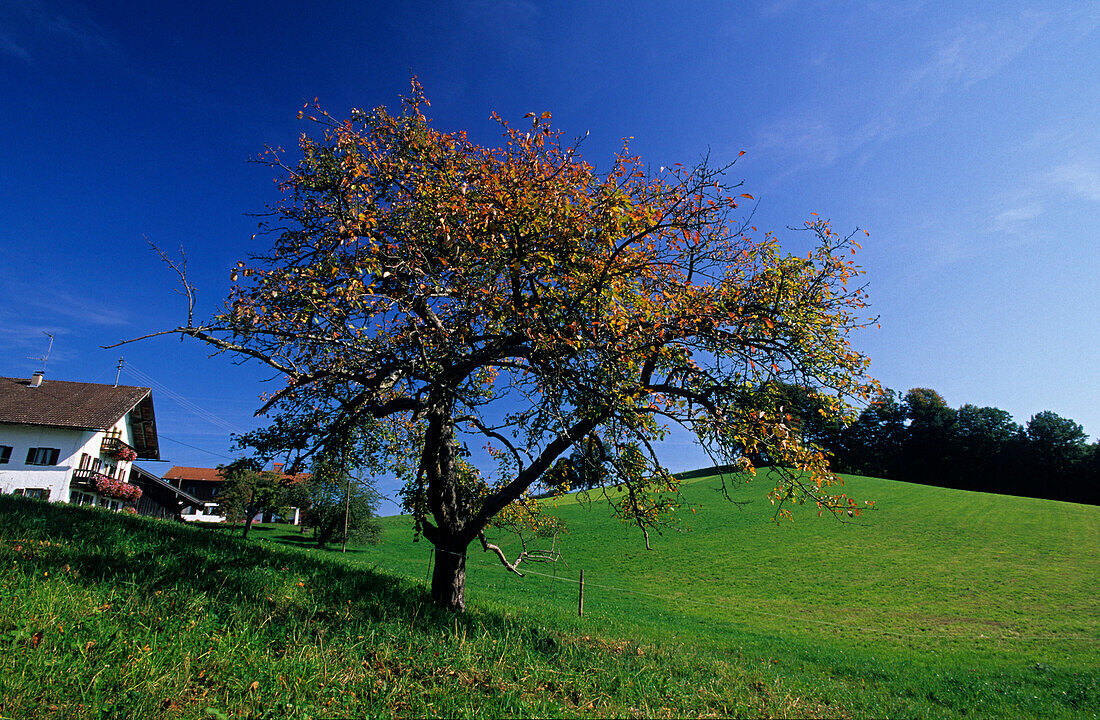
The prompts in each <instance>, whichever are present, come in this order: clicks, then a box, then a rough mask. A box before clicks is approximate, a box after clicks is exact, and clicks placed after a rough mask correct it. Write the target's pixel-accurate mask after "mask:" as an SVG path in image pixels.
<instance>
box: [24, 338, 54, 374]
mask: <svg viewBox="0 0 1100 720" xmlns="http://www.w3.org/2000/svg"><path fill="white" fill-rule="evenodd" d="M42 334H43V335H45V336H46V337H48V338H49V339H50V344H49V346H48V347H47V348H46V354H45V355H43V356H42V357H31V356H28V357H27V359H28V360H40V361H41V362H42V374H43V375H45V374H46V361H47V360H49V359H50V351H51V350H53V335H51V334H50V333H48V332H46V331H45V330H43V331H42Z"/></svg>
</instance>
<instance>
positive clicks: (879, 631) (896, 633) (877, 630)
mask: <svg viewBox="0 0 1100 720" xmlns="http://www.w3.org/2000/svg"><path fill="white" fill-rule="evenodd" d="M432 551H433V552H445V553H448V554H450V555H459V556H460V555H461V554H460V553H454V552H451V551H449V550H440V549H438V548H432ZM466 558H467V564H468V565H469V564H473V565H476V566H479V567H486V568H490V567H491V568H499V569H501V570H504V568H503V567H501V565H500V563H497V562H492V561H480V560H475V561H473V562H472V563H471V561H470V557H469V555H468V554H467V555H466ZM427 564H428V577H430V575H431V567H432V555H431V554H429V557H428V560H427ZM522 572H523V574H524V575H535V576H540V577H545V578H550V579H551V580H553V581H555V582H567V583H573V584H575V585H580V584H582V581H581V580H580V579H574V578H571V577H568V576H565V575H552V574H550V573H544V572H539V571H537V570H530V569H523V570H522ZM583 586H584V587H585V588H600V589H601V590H606V591H611V592H617V593H629V594H631V595H635V596H640V597H646V598H651V599H654V600H659V601H663V602H666V603H669V604H670V605H675V604H677V603H688V604H691V605H696V606H699V607H709V608H715V609H719V610H726V611H729V612H733V613H743V614H751V615H761V616H766V617H771V618H775V619H778V620H787V621H790V622H792V623H807V624H811V625H818V626H822V627H835V628H839V629H842V630H847V631H853V630H855V631H859V632H863V633H867V634H873V635H882V636H887V637H895V638H901V639H910V640H911V639H916V640H976V641H991V640H992V641H996V640H1012V641H1017V642H1046V641H1072V642H1084V643H1088V644H1100V637H1089V636H1085V635H1020V634H1014V633H1013V634H986V633H977V634H974V633H942V632H940V633H937V632H923V631H922V632H903V631H900V630H892V629H886V628H882V627H873V626H868V625H854V624H853V623H851V622H838V621H833V620H817V619H814V618H807V617H803V616H795V615H788V614H785V613H779V612H772V611H768V610H758V609H756V608H747V607H743V606H739V605H732V604H728V603H718V602H713V601H709V600H697V599H693V598H690V597H673V596H670V595H661V594H658V593H651V592H646V591H644V590H634V589H631V588H624V587H618V586H616V585H608V584H606V583H597V582H593V581H592V580H590V579H585V580H583ZM849 609H850V608H849Z"/></svg>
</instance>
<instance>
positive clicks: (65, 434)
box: [0, 413, 134, 502]
mask: <svg viewBox="0 0 1100 720" xmlns="http://www.w3.org/2000/svg"><path fill="white" fill-rule="evenodd" d="M128 420H129V413H127V414H126V415H125V416H124V417H123V418H122V419H120V420H119V421H118V422H117V423H115V424H114V426H112V428H110V429H117V430H119V432H120V435H119V437H120V439H121V440H122V441H123V442H125V443H126V444H128V445H133V440H134V436H133V433H132V431H131V430H130V423H129V421H128ZM106 435H107V433H106V432H104V431H102V430H77V429H72V428H54V427H44V426H40V425H14V424H9V423H0V445H9V446H11V448H12V451H11V458H10V459H9V461H8V462H7V463H5V464H3V465H0V492H3V493H4V494H10V493H12V492H13V491H14V490H16V489H20V488H26V489H36V490H37V489H43V490H49V493H50V495H49V499H50V501H51V502H68V501H69V486H70V483H71V481H72V471H73V470H75V469H77V468H78V467H80V456H81V454H83V453H87V454H88V455H90V456H91V457H93V458H97V457H101V455H100V449H101V447H102V443H103V438H104V437H105V436H106ZM32 447H48V448H58V450H59V451H60V452H59V453H58V457H57V464H56V465H27V464H26V459H27V450H29V449H30V448H32ZM102 459H103V461H104V462H105V463H107V464H111V465H114V466H115V467H117V468H119V469H120V470H122V471H123V472H122V474H121V477H122V478H127V477H129V472H130V463H129V462H126V461H121V460H115V459H113V458H102ZM118 476H119V473H116V477H118Z"/></svg>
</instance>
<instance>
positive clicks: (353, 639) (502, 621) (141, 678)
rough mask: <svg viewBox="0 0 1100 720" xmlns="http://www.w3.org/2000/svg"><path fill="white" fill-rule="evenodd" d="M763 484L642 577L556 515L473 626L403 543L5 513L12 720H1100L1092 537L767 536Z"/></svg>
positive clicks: (707, 494)
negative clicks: (347, 547)
mask: <svg viewBox="0 0 1100 720" xmlns="http://www.w3.org/2000/svg"><path fill="white" fill-rule="evenodd" d="M764 483H765V480H764V479H760V480H758V481H756V482H754V483H750V484H747V485H743V486H737V487H736V488H734V493H735V497H738V498H743V499H745V500H750V499H751V500H752V501H751V502H749V504H747V505H743V506H736V505H731V504H729V503H728V502H726V501H725V500H724V499H722V497H721V495H720V493H718V492H717V491H716V489H715V488H716V486H717V483H716V481H715V480H714V479H713V478H699V479H695V480H692V481H689V482H687V483H685V486H684V499H685V503H686V504H685V506H684V507H683V508H682V509H681V510H680V514H681V515H682V516H683V517H684V518H685V520H684V528H682V529H683V530H684V531H683V532H666V533H665V534H664V535H662V536H660V537H654V538H653V542H652V545H653V549H652V550H650V551H647V550H645V548H644V544H643V543H642V540H641V537H640V534H639V533H638V531H637V529H636V528H632V527H630V526H624V525H621V524H619V523H618V522H616V521H615V520H614V519H612V518H609V517H608V515H607V511H606V509H605V508H604V507H603V506H600V505H598V504H593V505H586V504H583V503H581V502H579V501H578V498H576V497H570V498H563V499H561V500H560V501H558V503H557V505H558V507H557V509H556V512H557V513H558V514H560V516H561V517H563V518H564V519H565V521H566V523H567V527H568V530H569V532H568V533H567V534H565V535H563V536H562V537H560V538H559V541H558V542H559V547H560V548H561V550H562V560H561V561H560V562H558V563H544V564H538V565H536V564H533V563H532V564H530V565H523V566H521V568H525V569H530V570H534V571H535V572H536V573H538V574H528V575H527V577H524V578H518V577H515V576H511V575H509V574H507V573H506V572H505V571H504V570H503V568H501V567H500V565H499V563H496V562H495V561H494V560H493V559H492V558H490V556H488V555H485V554H482V553H480V552H473V554H472V555H471V558H470V564H469V583H470V586H469V602H470V606H471V610H470V611H469V612H467V613H466V614H465V615H464V616H461V617H452V616H446V615H440V614H438V613H436V612H435V611H434V610H433V609H432V608H431V607H430V606H428V605H427V604H426V595H425V591H424V578H425V576H426V573H427V570H428V563H429V562H430V555H431V554H430V549H429V547H428V546H427V544H426V543H418V544H414V543H412V542H410V539H411V527H410V522H409V519H408V518H387V519H384V523H385V525H386V534H385V539H384V542H383V543H382V544H381V545H379V546H375V547H364V548H354V551H353V552H350V553H348V554H347V555H346V556H342V555H341V554H340V553H338V552H332V551H328V552H321V551H316V550H307V549H299V548H292V547H286V545H287V544H291V545H294V544H299V543H300V542H301V540H302V536H300V535H298V534H297V531H296V530H290V529H288V528H285V527H272V526H267V527H262V528H259V529H257V530H256V531H254V532H255V533H256V535H257V539H256V540H253V541H249V542H241V541H239V540H238V539H237V538H236V537H232V536H228V535H226V534H225V533H223V532H219V531H211V530H204V529H199V528H193V527H182V526H179V525H174V524H169V523H161V522H156V521H149V520H145V519H142V518H133V517H123V516H118V515H112V514H108V513H104V512H97V511H93V510H87V509H82V508H75V507H68V506H57V505H44V504H39V503H34V502H32V501H26V500H22V499H19V498H9V497H0V567H3V568H4V569H5V572H4V574H3V579H2V580H0V649H2V650H3V652H0V698H2V700H0V702H2V705H0V717H25V716H31V715H34V716H43V717H50V716H55V717H93V716H94V717H104V716H105V717H114V716H118V717H122V716H133V715H140V716H159V717H173V718H174V717H217V716H218V714H223V715H226V716H239V717H302V718H307V717H308V718H316V717H332V716H342V715H360V716H362V715H369V716H379V715H381V716H388V715H395V716H424V715H428V716H432V715H435V716H488V715H492V716H531V715H535V716H562V717H575V716H579V715H593V716H624V715H626V716H630V715H633V716H647V717H648V716H706V715H723V716H726V715H740V716H763V715H774V716H781V717H791V716H809V717H818V716H832V717H880V716H903V717H913V716H923V717H957V716H959V715H961V714H964V713H965V714H967V715H968V716H978V717H1005V716H1019V715H1025V714H1026V715H1031V716H1044V717H1096V715H1097V713H1098V707H1100V675H1098V672H1097V668H1098V667H1100V560H1098V558H1100V509H1098V508H1094V507H1089V506H1079V505H1072V504H1068V503H1056V502H1050V501H1039V500H1029V499H1026V498H1009V497H1003V496H993V495H983V494H979V493H967V492H962V491H951V490H943V489H939V488H931V487H921V486H915V485H908V484H905V483H895V482H890V481H883V480H874V479H870V478H852V479H851V480H850V481H849V487H848V490H849V491H850V492H851V493H852V494H853V495H855V496H856V497H859V498H860V499H864V498H871V499H874V500H876V501H877V502H876V508H878V509H877V510H875V511H873V512H871V513H868V514H867V515H866V516H865V517H864V518H862V519H860V520H859V521H858V522H852V523H839V522H837V521H836V520H834V519H831V518H827V517H826V518H820V519H818V518H816V517H814V514H813V513H810V512H806V513H798V517H797V521H796V522H794V523H784V524H781V525H775V524H774V523H772V522H770V517H771V512H770V510H771V508H770V507H769V506H768V505H767V504H766V503H762V502H760V501H759V500H758V498H759V497H761V496H762V495H763V485H764ZM692 509H694V511H695V512H692ZM501 542H502V543H505V542H509V540H508V539H507V538H501ZM535 544H536V543H532V546H534V545H535ZM537 544H539V545H545V544H546V543H545V542H543V541H539V542H538V543H537ZM511 547H512V549H513V551H515V550H516V549H518V546H516V545H513V546H511ZM582 568H583V569H584V570H585V579H586V586H585V616H584V617H583V618H578V617H577V616H576V608H577V584H576V582H575V580H576V579H577V576H578V575H579V570H581V569H582ZM555 576H556V578H555ZM51 707H52V709H51Z"/></svg>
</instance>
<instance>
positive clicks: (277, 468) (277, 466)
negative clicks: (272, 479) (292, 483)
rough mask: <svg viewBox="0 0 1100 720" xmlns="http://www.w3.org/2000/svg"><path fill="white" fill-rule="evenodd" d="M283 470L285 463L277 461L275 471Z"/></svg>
mask: <svg viewBox="0 0 1100 720" xmlns="http://www.w3.org/2000/svg"><path fill="white" fill-rule="evenodd" d="M282 471H283V464H282V463H275V472H277V473H281V472H282Z"/></svg>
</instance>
